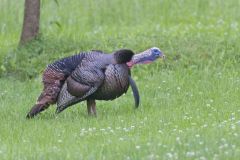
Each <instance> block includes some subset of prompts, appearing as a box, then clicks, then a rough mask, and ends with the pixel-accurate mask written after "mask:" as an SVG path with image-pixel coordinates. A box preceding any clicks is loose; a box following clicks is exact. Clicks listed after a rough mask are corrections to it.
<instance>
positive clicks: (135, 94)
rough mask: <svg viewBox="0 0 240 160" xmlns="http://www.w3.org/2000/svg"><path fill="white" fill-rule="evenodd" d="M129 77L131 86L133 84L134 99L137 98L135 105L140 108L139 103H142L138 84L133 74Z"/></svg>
mask: <svg viewBox="0 0 240 160" xmlns="http://www.w3.org/2000/svg"><path fill="white" fill-rule="evenodd" d="M128 79H129V83H130V86H131V88H132V91H133V96H134V100H135V107H136V108H138V106H139V103H140V96H139V92H138V88H137V85H136V83H135V81H134V80H133V79H132V77H131V76H128Z"/></svg>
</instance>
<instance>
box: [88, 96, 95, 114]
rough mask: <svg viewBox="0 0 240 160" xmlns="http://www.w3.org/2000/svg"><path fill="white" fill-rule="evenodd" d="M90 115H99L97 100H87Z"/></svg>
mask: <svg viewBox="0 0 240 160" xmlns="http://www.w3.org/2000/svg"><path fill="white" fill-rule="evenodd" d="M87 109H88V115H90V116H97V112H96V102H95V100H87Z"/></svg>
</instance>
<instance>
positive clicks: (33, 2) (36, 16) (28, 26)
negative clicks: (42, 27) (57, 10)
mask: <svg viewBox="0 0 240 160" xmlns="http://www.w3.org/2000/svg"><path fill="white" fill-rule="evenodd" d="M39 21H40V0H25V7H24V19H23V27H22V34H21V38H20V42H19V43H20V44H24V43H26V42H28V41H30V40H32V39H34V38H36V36H37V35H38V32H39Z"/></svg>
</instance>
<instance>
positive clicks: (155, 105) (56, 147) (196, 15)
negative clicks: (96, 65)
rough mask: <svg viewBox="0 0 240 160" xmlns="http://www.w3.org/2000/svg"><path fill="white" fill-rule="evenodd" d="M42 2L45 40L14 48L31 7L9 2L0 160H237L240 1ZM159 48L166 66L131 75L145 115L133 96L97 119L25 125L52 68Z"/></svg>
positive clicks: (106, 106) (0, 61) (81, 109)
mask: <svg viewBox="0 0 240 160" xmlns="http://www.w3.org/2000/svg"><path fill="white" fill-rule="evenodd" d="M42 2H43V3H42V6H41V11H42V13H41V36H40V38H39V39H38V40H36V41H34V42H32V43H30V44H29V45H28V46H26V47H22V48H18V49H15V48H17V45H18V40H19V36H20V32H21V23H22V16H23V3H24V1H23V0H20V1H16V0H15V1H14V0H12V1H7V0H2V1H1V5H0V22H1V23H0V33H1V34H0V41H1V43H0V67H1V68H0V73H1V79H0V86H1V88H0V110H1V112H0V157H1V158H0V159H200V160H204V159H236V160H237V159H239V157H240V147H239V146H240V140H239V138H240V98H239V96H240V70H239V67H240V45H239V44H240V35H239V30H240V28H239V27H240V26H239V25H240V14H237V13H238V12H239V11H238V10H239V8H240V1H238V0H229V1H221V0H211V1H205V0H194V1H192V0H173V1H167V0H166V1H164V0H159V1H155V0H150V1H144V0H140V1H136V0H133V1H130V2H129V1H127V0H114V1H107V0H92V1H77V0H72V1H66V0H61V1H60V0H59V5H58V4H57V3H55V2H54V1H53V2H50V1H47V0H42ZM152 46H158V47H160V48H161V49H162V51H164V52H165V54H166V56H167V59H166V61H164V62H162V61H158V62H155V63H154V64H151V65H147V66H144V65H142V66H137V67H136V68H133V70H132V74H133V78H134V79H135V80H136V83H137V85H138V87H139V90H140V95H141V106H140V107H139V109H137V110H135V109H133V106H134V101H133V96H132V94H131V91H130V90H129V91H128V93H127V94H126V95H124V96H122V97H120V98H118V99H116V100H114V101H108V102H104V101H98V102H97V112H98V117H88V116H87V113H86V104H85V103H81V104H78V105H76V106H74V107H71V108H69V109H67V110H66V111H64V112H63V113H61V114H59V115H55V114H54V112H55V107H56V106H52V107H50V108H49V109H48V110H47V111H46V112H44V113H43V114H41V115H39V116H38V117H36V118H35V119H32V120H27V119H25V115H26V113H27V112H28V111H29V109H30V108H31V106H32V105H33V104H34V103H35V101H36V99H37V97H38V95H39V93H40V92H41V90H42V85H41V76H40V73H41V72H42V70H43V69H44V68H45V65H46V64H49V63H50V62H52V61H54V60H56V59H58V58H61V57H64V56H67V55H72V54H74V53H75V52H76V51H85V50H90V49H102V50H104V51H107V52H111V51H113V50H116V49H119V48H131V49H133V50H134V51H136V52H139V51H142V50H144V49H146V48H148V47H152ZM6 75H11V76H6ZM5 76H6V77H5ZM29 77H31V79H29Z"/></svg>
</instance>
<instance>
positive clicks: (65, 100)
mask: <svg viewBox="0 0 240 160" xmlns="http://www.w3.org/2000/svg"><path fill="white" fill-rule="evenodd" d="M104 78H105V75H104V70H103V69H102V68H98V67H96V65H95V64H94V63H93V62H89V63H85V64H84V65H79V66H78V67H77V68H76V69H75V70H74V71H73V73H72V74H71V77H70V78H68V79H67V82H65V84H64V85H63V87H62V89H61V91H60V93H59V95H58V100H57V111H56V112H57V113H60V112H61V111H63V110H64V109H66V108H68V107H69V106H72V105H74V104H76V103H78V102H80V101H82V100H85V99H86V98H87V97H88V96H90V95H91V94H93V93H94V92H95V91H96V90H97V89H98V88H99V87H100V86H101V85H102V83H103V81H104Z"/></svg>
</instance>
